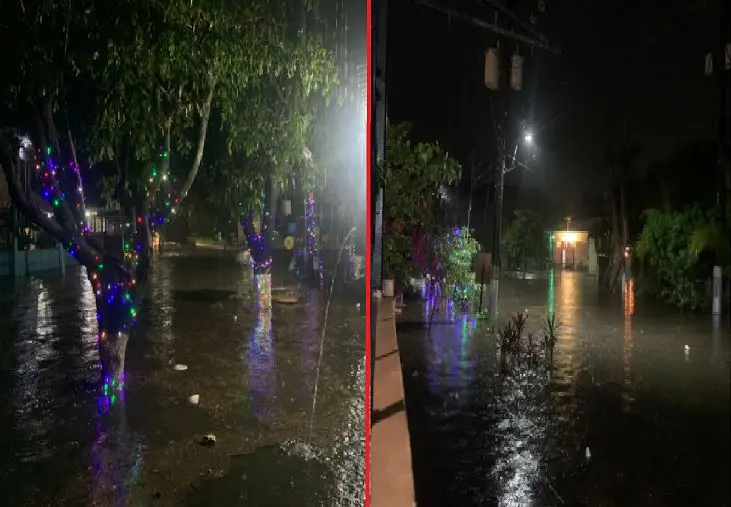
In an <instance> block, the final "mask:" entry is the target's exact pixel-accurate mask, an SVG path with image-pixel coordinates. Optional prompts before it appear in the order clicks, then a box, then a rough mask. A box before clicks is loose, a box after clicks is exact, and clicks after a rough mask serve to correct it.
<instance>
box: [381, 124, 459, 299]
mask: <svg viewBox="0 0 731 507" xmlns="http://www.w3.org/2000/svg"><path fill="white" fill-rule="evenodd" d="M409 131H410V125H409V124H407V123H402V124H399V125H389V126H388V129H387V132H386V154H385V157H384V167H383V168H381V177H382V178H383V179H384V181H385V188H386V193H385V202H384V206H383V209H384V225H385V233H384V248H383V250H384V269H385V271H386V277H387V278H391V277H392V278H394V279H395V280H396V282H397V283H399V284H400V285H402V286H403V285H404V284H406V283H408V279H409V278H410V277H412V276H422V275H424V274H425V273H426V272H430V273H431V274H432V275H437V276H439V274H438V273H437V268H438V262H437V258H436V256H435V246H436V245H435V244H436V242H437V240H438V238H439V237H440V236H441V235H442V233H443V231H444V230H445V228H446V223H445V221H444V209H443V203H442V199H441V195H440V187H442V186H446V185H451V184H453V183H454V182H456V181H457V179H458V178H459V176H460V170H461V169H460V166H459V164H458V163H457V162H456V161H455V160H454V159H452V158H450V157H449V156H448V155H447V154H446V153H445V152H444V151H443V150H442V149H441V148H440V147H439V145H438V144H433V143H413V142H412V141H411V140H409V137H408V136H409Z"/></svg>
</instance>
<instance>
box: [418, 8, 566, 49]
mask: <svg viewBox="0 0 731 507" xmlns="http://www.w3.org/2000/svg"><path fill="white" fill-rule="evenodd" d="M414 3H416V4H418V5H422V6H424V7H428V8H430V9H433V10H435V11H437V12H441V13H443V14H446V15H448V16H451V17H453V18H457V19H461V20H462V21H465V22H467V23H470V24H472V25H475V26H477V27H480V28H483V29H485V30H489V31H491V32H493V33H496V34H498V35H502V36H503V37H508V38H510V39H513V40H516V41H518V42H522V43H523V44H525V45H527V46H530V47H536V48H539V49H543V50H545V51H548V52H549V53H553V54H556V55H559V54H561V49H560V48H559V47H558V46H554V45H551V44H550V43H549V42H548V41H547V40H539V39H536V38H532V37H529V36H527V35H523V34H521V33H518V32H515V31H513V30H508V29H506V28H503V27H501V26H499V25H498V24H496V23H489V22H487V21H485V20H482V19H480V18H478V17H476V16H473V15H471V14H467V13H465V12H461V11H458V10H456V9H453V8H449V7H444V6H441V5H438V4H436V3H434V2H432V1H431V0H414Z"/></svg>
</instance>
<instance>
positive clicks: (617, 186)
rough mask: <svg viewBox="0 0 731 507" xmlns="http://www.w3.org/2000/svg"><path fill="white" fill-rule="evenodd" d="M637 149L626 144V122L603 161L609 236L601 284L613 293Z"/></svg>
mask: <svg viewBox="0 0 731 507" xmlns="http://www.w3.org/2000/svg"><path fill="white" fill-rule="evenodd" d="M639 154H640V147H639V145H637V143H634V142H632V141H630V139H629V132H628V128H627V122H626V121H625V124H624V138H623V140H622V142H621V143H620V144H619V145H618V146H610V148H609V149H608V150H607V155H606V159H607V162H608V164H609V169H610V170H609V189H608V200H609V205H610V220H611V235H610V250H609V266H608V267H607V270H606V271H605V272H604V280H603V284H604V286H605V287H607V288H608V289H609V290H611V291H612V292H614V291H615V290H616V288H617V286H618V282H619V281H620V279H621V274H622V266H623V265H624V253H625V250H626V248H627V245H628V244H629V219H628V207H627V194H628V192H627V190H628V188H629V186H630V184H631V183H632V180H633V179H634V177H635V171H636V163H637V158H638V156H639Z"/></svg>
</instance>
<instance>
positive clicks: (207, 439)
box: [201, 433, 216, 446]
mask: <svg viewBox="0 0 731 507" xmlns="http://www.w3.org/2000/svg"><path fill="white" fill-rule="evenodd" d="M201 445H207V446H213V445H216V435H214V434H213V433H209V434H208V435H205V436H204V437H203V438H202V439H201Z"/></svg>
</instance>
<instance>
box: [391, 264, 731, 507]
mask: <svg viewBox="0 0 731 507" xmlns="http://www.w3.org/2000/svg"><path fill="white" fill-rule="evenodd" d="M500 289H501V293H500V309H499V311H500V316H499V317H498V321H500V320H504V318H505V317H507V316H509V315H510V313H512V312H516V311H523V310H524V309H528V310H529V314H530V315H531V320H530V322H529V327H532V328H533V329H534V330H538V329H540V328H541V327H542V326H543V322H544V320H543V319H544V318H545V315H546V313H547V310H548V309H549V308H553V309H554V310H555V312H556V315H557V317H558V318H560V320H561V322H562V324H563V325H562V328H561V329H560V336H559V340H558V344H557V346H556V351H555V357H554V370H553V372H552V374H551V375H550V376H548V374H547V373H546V372H545V370H543V369H541V368H533V367H530V368H529V367H525V368H518V369H516V370H515V371H513V373H512V374H511V375H509V376H501V375H499V374H498V373H497V372H498V369H499V368H498V367H499V361H498V353H497V341H496V339H495V336H494V334H490V333H489V332H488V329H487V328H488V326H487V324H486V323H483V322H482V321H477V320H475V319H472V318H470V317H467V316H463V315H447V314H445V313H438V314H435V315H434V317H433V319H432V323H431V327H430V328H426V327H425V326H424V324H423V323H422V322H423V320H424V318H423V314H424V311H425V308H424V303H419V302H412V303H411V304H409V305H408V306H407V308H406V309H405V310H404V313H403V315H402V316H401V318H400V319H399V320H400V322H399V326H398V333H399V335H398V339H399V346H400V351H401V358H402V363H403V367H404V381H405V389H406V405H407V413H408V419H409V429H410V433H411V441H412V453H413V460H414V481H415V487H416V495H417V503H418V505H419V507H430V506H460V507H469V506H491V505H494V506H505V507H508V506H510V507H512V506H541V507H543V506H554V505H555V506H560V505H573V506H578V505H585V506H591V507H602V506H623V507H630V506H647V507H652V506H675V505H677V506H690V505H693V506H709V507H710V506H728V505H730V500H729V489H730V486H729V472H731V467H730V455H731V446H730V445H729V423H730V422H731V421H730V415H729V412H730V406H729V403H730V401H731V400H730V394H729V393H730V388H729V384H730V379H731V372H730V366H729V365H730V363H729V357H730V354H729V341H730V339H731V336H730V335H729V331H728V329H729V326H728V322H727V321H726V322H719V321H717V320H716V321H714V319H713V318H712V317H711V316H697V315H682V314H678V313H677V312H674V311H672V310H667V309H664V310H663V309H650V308H643V307H642V305H641V304H640V302H639V301H635V298H634V286H633V285H632V282H628V283H627V284H625V292H624V294H623V296H622V297H619V296H618V297H617V298H608V299H607V300H604V299H600V298H599V296H598V294H599V292H598V290H597V286H596V282H595V281H594V280H593V279H591V278H589V277H587V276H584V275H581V274H579V273H571V272H563V273H562V272H560V271H557V272H556V273H555V275H554V276H552V277H551V276H548V275H546V276H543V277H540V278H536V279H532V280H503V281H501V286H500ZM686 345H687V347H686ZM587 451H588V452H587Z"/></svg>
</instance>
